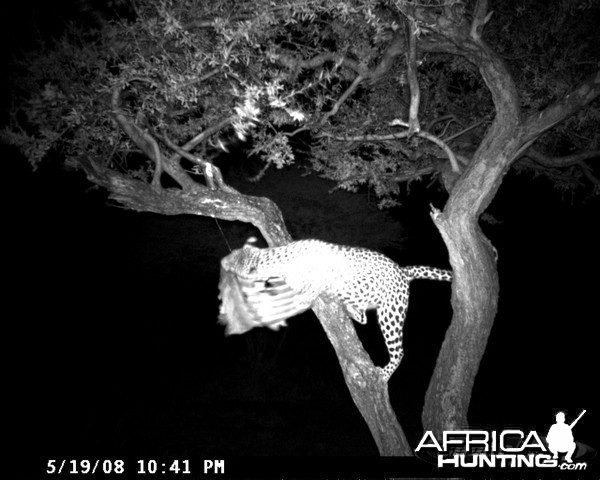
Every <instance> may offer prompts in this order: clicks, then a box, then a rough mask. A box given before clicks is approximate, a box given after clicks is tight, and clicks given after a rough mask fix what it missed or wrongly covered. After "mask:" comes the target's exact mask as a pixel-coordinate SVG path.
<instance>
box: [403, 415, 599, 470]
mask: <svg viewBox="0 0 600 480" xmlns="http://www.w3.org/2000/svg"><path fill="white" fill-rule="evenodd" d="M585 412H586V411H585V410H583V411H582V412H581V413H580V414H579V416H578V417H577V418H576V419H575V420H573V421H572V422H571V423H570V424H567V423H565V414H564V412H558V413H557V414H556V417H555V419H556V423H555V424H554V425H552V426H551V427H550V429H549V430H548V433H547V434H546V436H545V437H543V436H540V435H539V434H538V433H537V432H536V431H535V430H530V431H529V432H526V431H523V430H519V429H505V430H502V431H495V430H494V431H487V430H450V431H444V432H443V433H442V435H441V438H440V436H438V437H436V436H435V435H434V434H433V432H431V431H427V432H425V435H423V438H422V439H421V441H420V442H419V445H418V446H417V448H416V449H415V453H416V454H417V456H418V457H420V458H422V459H424V460H429V461H433V462H435V463H437V466H438V467H439V468H442V467H451V468H454V467H456V468H492V469H493V468H544V469H546V468H554V469H560V470H585V469H586V468H587V461H588V460H589V459H590V458H592V457H593V456H594V455H595V451H594V450H593V449H592V448H591V447H589V446H587V445H585V444H583V443H580V442H576V441H575V438H574V437H573V427H575V425H576V424H577V422H578V421H579V420H580V419H581V417H583V415H584V414H585Z"/></svg>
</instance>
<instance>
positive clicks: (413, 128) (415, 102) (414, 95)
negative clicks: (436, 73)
mask: <svg viewBox="0 0 600 480" xmlns="http://www.w3.org/2000/svg"><path fill="white" fill-rule="evenodd" d="M417 31H418V26H417V22H416V21H415V20H413V19H412V18H407V19H406V35H407V37H408V55H407V58H406V66H407V71H406V77H407V79H408V86H409V87H410V108H409V110H408V136H409V137H411V136H412V135H413V134H414V133H416V132H418V131H419V130H421V127H420V125H419V105H420V103H421V89H420V87H419V79H418V77H417V68H418V67H417Z"/></svg>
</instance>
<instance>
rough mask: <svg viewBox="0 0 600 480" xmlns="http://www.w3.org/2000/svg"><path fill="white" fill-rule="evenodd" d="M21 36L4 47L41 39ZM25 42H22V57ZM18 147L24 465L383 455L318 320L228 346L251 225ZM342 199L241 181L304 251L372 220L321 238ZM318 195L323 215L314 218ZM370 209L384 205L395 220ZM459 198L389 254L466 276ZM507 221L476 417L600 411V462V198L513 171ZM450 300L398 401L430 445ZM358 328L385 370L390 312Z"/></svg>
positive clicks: (430, 326) (589, 420) (302, 182)
mask: <svg viewBox="0 0 600 480" xmlns="http://www.w3.org/2000/svg"><path fill="white" fill-rule="evenodd" d="M22 10H23V11H25V10H26V9H24V8H23V9H22ZM21 13H22V12H21ZM15 18H16V17H15ZM4 20H5V21H6V17H5V19H4ZM24 21H25V20H23V17H21V22H24ZM21 25H22V26H23V28H22V29H21V30H17V31H16V32H14V33H10V32H7V31H5V32H4V33H3V35H4V39H7V38H12V39H13V41H15V42H17V41H19V42H23V41H25V40H24V37H26V35H25V33H24V32H26V31H27V24H26V23H21ZM12 35H14V36H12ZM10 45H11V44H10V43H9V44H7V43H6V40H5V43H4V46H5V50H9V51H10ZM7 47H9V48H7ZM2 154H3V158H4V162H5V165H6V166H8V169H5V171H4V172H5V173H4V176H3V179H4V189H3V190H4V193H5V195H4V197H5V201H4V206H5V218H7V219H8V222H6V223H5V228H4V240H5V242H6V246H5V248H4V251H5V258H6V260H5V268H4V273H5V275H4V276H5V278H6V279H7V283H8V285H9V287H8V291H6V290H5V292H6V293H5V294H6V299H7V301H8V302H7V304H6V307H5V315H4V322H5V325H6V326H7V328H6V330H5V335H4V336H3V338H4V342H5V345H6V348H5V351H6V352H9V355H8V357H9V358H8V359H7V367H8V368H7V370H8V379H7V382H8V387H7V388H5V389H4V391H5V393H6V394H8V396H9V397H10V399H9V403H10V404H11V409H10V410H9V413H8V416H9V417H13V419H14V420H16V422H15V423H16V430H17V431H16V432H15V437H14V439H15V440H16V441H15V444H16V445H19V446H20V450H21V454H22V455H24V456H25V457H27V458H28V459H29V460H31V459H33V460H32V461H34V462H37V461H38V459H39V458H40V457H42V458H46V457H50V456H60V458H65V457H67V458H68V457H69V456H86V455H87V456H90V455H94V456H96V457H97V456H102V455H132V456H135V455H149V454H152V455H163V456H170V457H177V456H179V457H180V458H182V457H185V456H186V455H187V456H192V457H193V456H198V457H202V458H211V457H214V458H221V457H227V458H231V457H233V458H235V457H238V456H264V455H269V456H280V455H283V456H288V455H298V456H331V455H333V456H336V455H340V456H361V455H366V456H373V455H376V454H377V451H376V449H375V445H374V443H373V441H372V439H371V438H370V435H369V432H368V430H367V427H366V424H364V422H363V420H362V419H361V417H360V415H359V414H358V412H357V410H356V409H355V407H354V405H353V404H352V400H351V398H350V395H349V393H348V392H347V389H346V386H345V385H344V382H343V379H342V376H341V371H340V369H339V366H338V364H337V359H336V357H335V355H334V353H333V349H332V348H331V346H330V345H329V344H328V341H327V339H326V337H325V335H324V332H323V331H322V329H321V327H320V325H319V323H318V320H317V319H316V317H315V316H314V315H313V314H312V313H311V312H308V313H305V314H303V315H302V316H300V317H297V318H294V319H292V320H290V321H289V325H290V326H289V327H288V328H287V329H285V330H284V331H281V332H271V331H265V330H258V329H257V330H254V331H251V332H249V333H248V334H246V335H244V336H235V337H229V338H224V336H223V328H222V327H221V326H219V325H217V323H216V320H217V313H218V301H217V293H218V291H217V284H218V275H219V270H218V269H219V260H220V258H222V257H223V256H225V255H227V253H228V252H229V247H228V244H229V245H230V246H231V248H238V247H240V246H241V245H242V244H243V243H244V241H245V239H246V238H247V237H248V236H249V235H252V234H255V230H253V228H252V227H251V226H248V225H242V224H232V223H230V222H224V221H223V222H220V223H219V224H218V225H217V224H216V223H215V221H214V220H212V219H207V218H196V217H192V216H182V217H161V216H158V215H153V214H144V213H135V212H131V211H126V210H124V209H122V208H119V207H117V206H115V205H114V204H111V203H110V202H109V201H107V199H106V196H105V194H104V192H102V191H100V190H98V189H96V188H93V186H92V185H90V184H89V183H87V182H86V180H85V178H84V177H83V175H81V174H79V173H73V172H71V173H65V172H63V171H61V170H60V169H59V168H58V166H57V165H56V164H54V163H53V162H50V163H49V164H48V165H45V166H43V167H42V168H41V169H40V171H38V172H36V173H35V174H33V173H31V172H30V171H29V170H30V169H29V167H28V164H27V163H26V161H25V160H24V159H23V158H21V157H20V156H19V155H18V153H17V152H15V151H14V150H13V149H11V148H8V147H2ZM234 181H238V182H239V179H237V180H234ZM332 186H333V184H330V183H328V182H325V181H323V180H320V179H316V178H313V177H308V178H306V177H304V178H301V177H300V175H299V173H298V172H297V171H295V170H294V169H290V170H289V171H285V172H276V173H273V174H271V176H270V177H268V178H267V179H266V180H265V184H264V185H260V184H259V185H254V184H247V183H239V184H238V185H237V188H239V189H240V190H241V191H242V192H244V193H249V194H260V195H266V196H270V197H271V198H272V199H273V200H274V201H275V202H277V203H278V205H279V206H280V208H281V209H282V211H283V213H284V216H285V218H286V220H287V222H288V226H289V225H290V224H291V225H292V226H293V228H291V230H292V231H293V233H294V235H295V236H296V237H297V238H306V237H314V236H319V237H320V238H323V239H325V240H332V239H333V240H335V241H337V242H339V243H344V239H345V238H354V237H355V236H356V235H355V234H354V232H353V231H354V230H356V229H361V224H360V223H357V222H355V221H353V220H352V219H351V218H347V219H345V220H343V221H340V220H339V218H338V220H337V222H338V223H336V231H335V232H331V231H327V229H326V228H325V227H323V226H319V223H320V222H321V223H322V222H328V221H331V220H328V218H329V217H328V215H330V213H331V212H330V210H331V211H336V209H340V210H341V211H343V207H344V204H345V203H346V202H350V201H356V199H354V200H349V197H350V196H351V195H350V194H345V193H341V192H340V193H339V194H335V195H329V194H328V193H327V191H328V189H330V188H331V187H332ZM290 192H298V196H297V197H295V196H294V194H290ZM302 192H305V194H306V196H307V197H308V198H310V199H311V202H312V203H311V205H313V206H311V207H310V208H308V207H304V209H303V210H301V211H299V210H298V203H300V202H301V199H300V197H301V195H302ZM359 199H360V201H362V202H364V204H365V205H364V209H365V212H369V211H370V210H369V209H372V211H373V212H374V211H375V210H376V209H375V207H374V206H373V205H367V197H366V196H360V197H359ZM445 199H446V196H445V194H444V193H443V192H441V191H438V190H435V189H430V190H427V189H425V188H424V187H416V188H415V189H414V194H413V195H412V196H411V197H409V198H407V199H406V200H405V201H403V205H402V207H400V208H398V209H396V210H394V211H393V212H391V213H390V215H389V216H388V218H387V219H386V220H385V221H384V222H383V223H382V230H383V231H384V232H385V231H388V230H389V234H390V239H389V243H387V244H384V245H380V246H379V248H380V249H382V250H383V251H384V252H385V253H386V254H388V255H389V256H391V257H392V258H393V259H394V260H396V261H397V262H398V263H400V264H403V265H410V264H429V265H435V266H439V267H447V266H448V261H447V254H446V251H445V247H444V245H443V242H442V241H441V239H440V238H439V235H438V234H437V232H436V230H435V228H434V226H433V224H432V223H431V220H430V218H429V213H428V212H429V204H430V203H433V204H434V205H435V206H437V207H438V208H441V207H442V206H443V204H444V202H445ZM311 208H312V209H313V210H314V211H313V210H311ZM488 213H490V214H491V215H492V216H493V218H494V219H495V220H497V223H483V228H484V231H485V232H486V234H487V235H488V236H489V238H490V239H491V241H492V243H493V244H494V245H495V247H496V248H497V250H498V253H499V263H498V268H499V274H500V283H501V292H500V304H499V312H498V317H497V319H496V323H495V326H494V329H493V331H492V336H491V338H490V342H489V346H488V349H487V351H486V355H485V357H484V360H483V364H482V366H481V370H480V373H479V376H478V379H477V383H476V386H475V390H474V394H473V398H472V407H471V412H470V421H471V423H472V425H474V426H480V427H482V428H484V429H493V428H496V429H502V428H508V427H514V426H519V427H523V429H528V428H531V429H537V430H538V431H540V432H544V433H545V432H546V431H547V429H548V427H549V426H550V425H551V424H552V423H553V422H554V414H555V413H556V412H557V411H558V410H563V411H565V412H566V414H567V420H568V421H569V420H572V419H573V418H575V417H576V416H577V414H578V413H579V412H580V411H581V410H582V409H587V413H586V416H584V417H583V419H582V420H581V421H580V423H579V424H578V425H577V427H576V429H575V430H574V434H575V438H576V440H578V441H580V442H583V443H585V444H587V445H590V446H592V447H594V448H596V449H598V448H600V435H598V424H599V421H598V419H599V418H600V409H598V408H595V407H596V406H597V405H598V404H599V403H598V398H597V395H596V394H595V393H594V392H593V390H594V388H595V387H596V386H597V384H598V354H597V351H598V349H597V346H596V343H597V335H596V332H597V321H598V318H599V316H598V313H597V303H598V302H597V295H598V286H599V281H598V278H597V275H598V272H599V271H600V255H599V254H598V245H600V233H598V229H597V225H598V218H599V216H598V214H599V213H600V204H599V201H598V199H597V198H596V199H592V200H589V199H587V200H586V199H583V198H580V197H575V198H573V197H571V196H570V195H569V194H565V195H562V194H561V193H560V192H557V191H556V190H554V189H553V188H552V186H551V185H550V183H549V182H547V181H545V180H543V179H536V180H532V179H531V178H528V177H526V176H524V175H516V174H514V173H510V174H509V175H507V176H506V178H505V181H504V183H503V185H502V186H501V188H500V190H499V192H498V194H497V196H496V199H495V200H494V202H493V203H492V205H491V206H490V208H489V210H488ZM373 214H375V213H373ZM315 219H316V220H315ZM219 227H221V228H219ZM398 232H401V233H400V234H398ZM399 236H400V240H399ZM348 241H350V240H348ZM365 246H369V247H372V248H377V245H365ZM449 302H450V288H449V286H448V285H445V284H442V283H438V282H428V281H419V282H413V284H412V286H411V301H410V309H409V313H408V318H407V324H406V328H405V342H406V345H405V357H404V360H403V363H402V365H401V367H400V369H399V371H398V372H396V374H395V375H394V376H393V378H392V380H391V384H390V392H391V399H392V404H393V406H394V408H395V410H396V413H397V415H398V418H399V420H400V423H401V424H402V425H403V427H404V428H405V430H406V434H407V436H408V437H409V440H410V441H411V443H412V444H413V445H415V444H416V443H417V442H418V441H419V439H420V438H421V433H422V432H421V430H420V428H421V427H420V412H421V408H422V402H423V397H424V394H425V389H426V388H427V383H428V381H429V376H430V375H431V371H432V369H433V365H434V362H435V357H436V354H437V350H438V349H439V345H440V343H441V341H442V339H443V335H444V329H445V327H446V326H447V325H448V322H449V321H450V317H451V307H450V304H449ZM358 331H359V336H360V337H361V339H363V340H364V343H365V345H367V349H368V351H369V352H370V353H371V354H372V356H373V358H374V360H375V361H376V363H385V355H384V353H383V350H382V349H383V347H382V344H381V343H380V342H381V338H379V336H378V335H379V334H378V331H377V326H376V324H375V321H374V319H371V321H370V325H369V326H367V327H362V328H358ZM596 462H598V460H597V459H596ZM22 478H31V477H27V476H23V477H22Z"/></svg>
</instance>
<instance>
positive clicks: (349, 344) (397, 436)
mask: <svg viewBox="0 0 600 480" xmlns="http://www.w3.org/2000/svg"><path fill="white" fill-rule="evenodd" d="M313 311H314V312H315V314H316V315H317V317H318V318H319V321H320V322H321V324H322V325H323V328H324V330H325V333H326V334H327V338H329V341H330V342H331V344H332V345H333V348H334V350H335V353H336V355H337V357H338V361H339V363H340V366H341V368H342V372H343V374H344V379H345V381H346V385H347V386H348V390H349V391H350V395H351V396H352V400H353V401H354V404H355V405H356V407H357V408H358V410H359V411H360V414H361V415H362V417H363V418H364V419H365V422H367V426H368V427H369V430H370V431H371V435H372V436H373V439H374V440H375V444H376V445H377V449H378V451H379V454H380V455H382V456H411V455H412V449H411V447H410V445H409V443H408V441H407V439H406V436H405V435H404V431H403V430H402V427H401V426H400V424H399V423H398V419H397V418H396V414H395V413H394V410H393V408H392V405H391V403H390V396H389V392H388V384H387V382H383V381H381V380H380V376H379V374H378V372H377V368H376V367H375V365H373V362H372V361H371V358H370V357H369V354H368V353H367V352H366V351H365V349H364V348H363V346H362V344H361V342H360V340H359V338H358V336H357V335H356V330H355V329H354V325H352V321H351V320H350V319H349V318H348V316H347V315H346V313H345V312H344V309H343V307H342V306H341V305H340V304H339V303H338V302H337V301H335V300H333V299H332V298H329V297H326V298H323V299H319V301H318V302H317V304H316V305H315V306H314V307H313Z"/></svg>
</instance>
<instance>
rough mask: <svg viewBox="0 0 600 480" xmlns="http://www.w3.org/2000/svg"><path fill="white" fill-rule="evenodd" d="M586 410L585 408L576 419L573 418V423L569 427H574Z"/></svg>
mask: <svg viewBox="0 0 600 480" xmlns="http://www.w3.org/2000/svg"><path fill="white" fill-rule="evenodd" d="M585 412H586V411H585V410H584V411H583V412H581V413H580V414H579V416H578V417H577V418H576V419H575V420H573V423H571V425H569V428H573V427H574V426H575V424H576V423H577V422H578V421H579V419H580V418H581V417H583V414H584V413H585Z"/></svg>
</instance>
